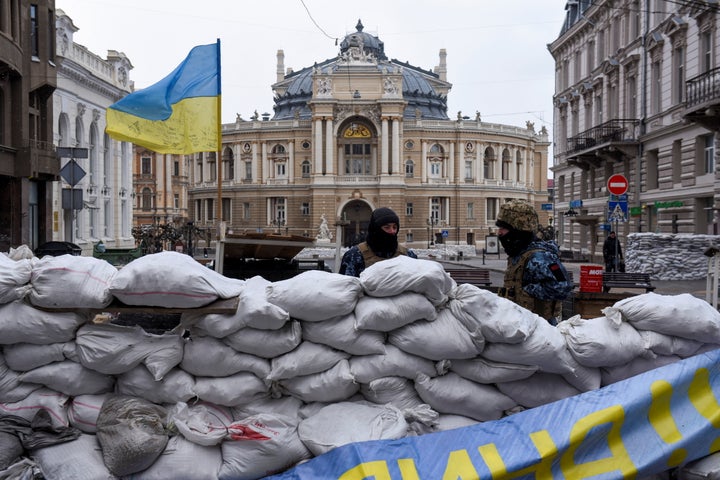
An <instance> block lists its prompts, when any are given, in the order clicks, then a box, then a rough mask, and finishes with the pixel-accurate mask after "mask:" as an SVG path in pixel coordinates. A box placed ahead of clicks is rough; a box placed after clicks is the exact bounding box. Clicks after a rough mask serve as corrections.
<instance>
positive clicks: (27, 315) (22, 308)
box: [0, 262, 107, 345]
mask: <svg viewBox="0 0 720 480" xmlns="http://www.w3.org/2000/svg"><path fill="white" fill-rule="evenodd" d="M105 263H107V262H105ZM86 321H87V316H86V315H83V314H79V313H75V312H48V311H44V310H40V309H37V308H33V307H32V306H31V305H30V304H28V303H26V302H24V301H22V300H18V301H15V302H10V303H6V304H4V305H0V344H2V345H12V344H14V343H32V344H34V345H49V344H51V343H62V342H69V341H71V340H74V339H75V332H76V331H77V329H78V328H79V327H80V325H82V324H84V323H85V322H86Z"/></svg>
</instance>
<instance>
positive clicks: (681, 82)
mask: <svg viewBox="0 0 720 480" xmlns="http://www.w3.org/2000/svg"><path fill="white" fill-rule="evenodd" d="M672 61H673V102H674V103H680V102H682V101H683V97H684V93H685V48H684V47H683V46H678V47H676V48H675V50H674V51H673V60H672Z"/></svg>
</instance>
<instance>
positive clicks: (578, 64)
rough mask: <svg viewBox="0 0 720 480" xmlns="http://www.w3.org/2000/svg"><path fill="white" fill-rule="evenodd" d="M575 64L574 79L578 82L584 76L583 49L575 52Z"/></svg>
mask: <svg viewBox="0 0 720 480" xmlns="http://www.w3.org/2000/svg"><path fill="white" fill-rule="evenodd" d="M574 66H575V73H574V74H573V77H574V78H573V81H574V82H576V83H577V82H579V81H580V79H581V78H582V50H578V51H577V52H575V62H574Z"/></svg>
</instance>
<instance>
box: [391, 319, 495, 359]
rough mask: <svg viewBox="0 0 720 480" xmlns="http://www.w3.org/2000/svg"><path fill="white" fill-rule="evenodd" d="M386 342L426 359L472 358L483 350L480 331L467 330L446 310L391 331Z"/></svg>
mask: <svg viewBox="0 0 720 480" xmlns="http://www.w3.org/2000/svg"><path fill="white" fill-rule="evenodd" d="M388 342H389V343H391V344H392V345H395V346H396V347H398V348H399V349H401V350H403V351H405V352H408V353H412V354H413V355H417V356H419V357H422V358H427V359H430V360H444V359H450V360H452V359H456V358H474V357H476V356H477V355H478V354H479V353H480V352H482V351H483V348H484V347H485V339H484V338H483V336H482V333H481V332H480V328H475V330H473V331H468V330H467V329H466V328H465V327H464V326H463V325H462V323H460V322H459V321H458V319H457V318H455V316H454V315H453V313H452V311H451V310H450V309H449V308H441V309H440V310H439V311H438V316H437V318H436V319H435V320H433V321H428V320H417V321H415V322H413V323H411V324H409V325H405V326H404V327H400V328H398V329H396V330H393V331H392V332H390V333H389V334H388Z"/></svg>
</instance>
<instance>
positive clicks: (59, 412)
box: [0, 386, 70, 427]
mask: <svg viewBox="0 0 720 480" xmlns="http://www.w3.org/2000/svg"><path fill="white" fill-rule="evenodd" d="M69 400H70V397H69V396H68V395H65V394H64V393H60V392H56V391H53V390H50V389H49V388H45V387H43V386H40V388H38V389H37V390H34V391H33V392H31V393H30V395H28V396H27V397H25V398H23V399H22V400H20V401H18V402H12V403H0V416H1V415H16V416H18V417H22V418H24V419H25V420H28V421H32V420H33V418H35V415H36V414H37V412H38V411H40V410H45V411H47V413H48V414H49V415H50V419H51V420H52V425H53V426H55V427H67V426H69V425H70V424H69V422H68V416H67V408H68V403H69Z"/></svg>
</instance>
